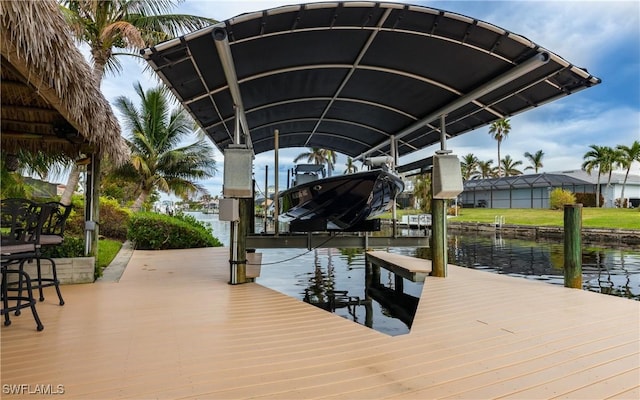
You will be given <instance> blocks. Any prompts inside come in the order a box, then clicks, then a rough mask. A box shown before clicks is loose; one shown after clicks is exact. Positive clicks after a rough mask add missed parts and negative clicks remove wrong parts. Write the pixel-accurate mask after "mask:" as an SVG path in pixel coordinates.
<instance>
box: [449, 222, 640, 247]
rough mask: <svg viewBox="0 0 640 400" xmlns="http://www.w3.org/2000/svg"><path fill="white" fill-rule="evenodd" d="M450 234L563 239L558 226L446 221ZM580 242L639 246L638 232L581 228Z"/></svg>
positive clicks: (639, 234) (639, 236)
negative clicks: (464, 233) (474, 233)
mask: <svg viewBox="0 0 640 400" xmlns="http://www.w3.org/2000/svg"><path fill="white" fill-rule="evenodd" d="M447 229H448V230H449V231H450V232H478V233H487V234H488V233H492V234H495V233H500V234H501V235H505V236H507V237H511V238H516V239H532V240H552V241H562V240H563V239H564V228H563V227H558V226H528V225H507V224H505V225H501V226H500V225H496V224H493V223H486V222H485V223H482V222H452V221H448V223H447ZM582 241H583V243H587V244H603V245H607V246H615V245H621V246H630V245H640V230H634V229H610V228H582Z"/></svg>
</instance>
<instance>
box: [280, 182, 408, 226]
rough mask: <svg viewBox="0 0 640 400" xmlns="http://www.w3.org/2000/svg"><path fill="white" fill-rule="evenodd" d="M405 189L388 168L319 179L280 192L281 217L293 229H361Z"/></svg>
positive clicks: (388, 207) (385, 209)
mask: <svg viewBox="0 0 640 400" xmlns="http://www.w3.org/2000/svg"><path fill="white" fill-rule="evenodd" d="M403 189H404V184H403V183H402V180H401V179H400V178H398V177H397V176H396V175H394V174H391V173H389V172H387V171H384V170H372V171H363V172H358V173H355V174H349V175H340V176H334V177H329V178H324V179H319V180H316V181H313V182H308V183H305V184H301V185H298V186H295V187H293V188H291V189H289V190H287V191H285V192H282V193H281V194H280V202H279V204H280V207H279V210H280V214H279V220H280V221H282V222H289V223H290V228H291V230H292V231H303V232H306V231H323V230H327V231H349V230H357V227H358V226H360V225H362V224H363V223H364V221H365V220H367V219H368V218H372V217H374V216H376V215H379V214H381V213H383V212H385V211H388V210H389V209H390V207H391V204H392V201H393V200H395V198H396V195H398V194H399V193H400V192H402V190H403ZM364 230H372V229H364Z"/></svg>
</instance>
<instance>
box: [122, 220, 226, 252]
mask: <svg viewBox="0 0 640 400" xmlns="http://www.w3.org/2000/svg"><path fill="white" fill-rule="evenodd" d="M187 220H188V218H185V216H181V217H172V216H169V215H164V214H156V213H149V212H141V213H136V214H133V215H132V216H131V219H130V220H129V233H128V235H127V237H128V239H129V240H131V241H132V242H133V243H134V245H135V247H136V248H137V249H142V250H164V249H189V248H196V247H219V246H222V243H220V241H219V240H218V239H216V238H215V237H213V235H212V234H211V231H210V230H209V229H208V228H205V227H203V225H202V224H193V223H192V222H187Z"/></svg>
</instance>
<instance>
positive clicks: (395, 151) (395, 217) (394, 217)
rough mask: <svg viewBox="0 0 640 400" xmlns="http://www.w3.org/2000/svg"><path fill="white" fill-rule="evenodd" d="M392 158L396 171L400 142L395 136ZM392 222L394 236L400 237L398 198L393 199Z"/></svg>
mask: <svg viewBox="0 0 640 400" xmlns="http://www.w3.org/2000/svg"><path fill="white" fill-rule="evenodd" d="M390 140H391V159H392V160H393V171H394V172H395V170H396V166H397V165H398V142H396V138H395V136H393V135H392V136H391V138H390ZM391 222H392V224H393V237H394V238H397V237H398V210H397V207H396V200H395V199H393V207H392V208H391Z"/></svg>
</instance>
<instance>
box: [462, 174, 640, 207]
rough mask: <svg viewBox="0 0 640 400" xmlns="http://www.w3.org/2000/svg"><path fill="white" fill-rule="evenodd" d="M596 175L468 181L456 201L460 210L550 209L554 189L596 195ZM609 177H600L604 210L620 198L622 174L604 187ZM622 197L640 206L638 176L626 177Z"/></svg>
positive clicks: (555, 175) (639, 177)
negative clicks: (461, 207) (475, 208)
mask: <svg viewBox="0 0 640 400" xmlns="http://www.w3.org/2000/svg"><path fill="white" fill-rule="evenodd" d="M597 180H598V175H597V174H592V175H589V174H587V173H586V172H584V171H582V170H572V171H562V172H552V173H541V174H527V175H516V176H509V177H504V178H494V179H471V180H468V181H466V182H464V191H463V192H462V194H461V195H460V197H459V198H458V201H459V203H462V206H463V207H467V208H470V207H488V208H549V195H550V193H551V191H552V190H553V189H555V188H561V189H564V190H569V191H571V192H573V193H594V194H595V193H596V190H597ZM607 180H608V174H607V175H602V176H601V177H600V193H601V194H602V196H603V197H604V204H603V206H604V207H614V204H615V199H616V198H618V197H620V196H621V192H622V183H623V181H624V174H623V173H622V174H621V173H613V174H612V177H611V184H610V186H609V187H607ZM625 197H626V198H628V199H629V200H630V202H631V204H632V205H633V206H634V207H638V206H639V205H640V176H639V175H629V178H628V179H627V185H626V187H625Z"/></svg>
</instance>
